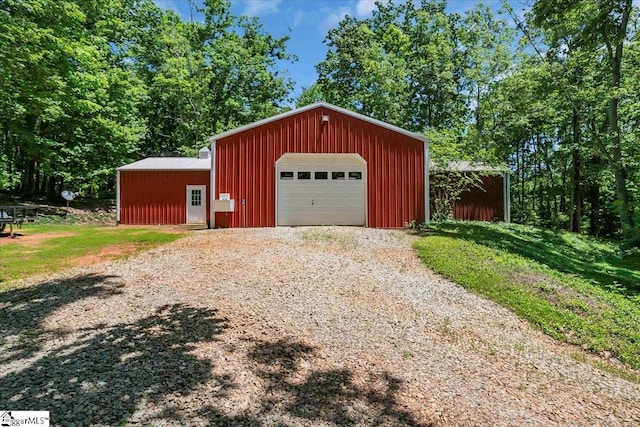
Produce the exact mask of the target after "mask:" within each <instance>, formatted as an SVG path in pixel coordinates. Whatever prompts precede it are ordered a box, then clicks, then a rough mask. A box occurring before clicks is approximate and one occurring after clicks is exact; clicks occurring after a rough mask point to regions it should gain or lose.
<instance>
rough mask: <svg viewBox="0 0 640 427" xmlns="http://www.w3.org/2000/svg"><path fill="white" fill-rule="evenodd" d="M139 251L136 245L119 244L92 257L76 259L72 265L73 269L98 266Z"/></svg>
mask: <svg viewBox="0 0 640 427" xmlns="http://www.w3.org/2000/svg"><path fill="white" fill-rule="evenodd" d="M138 249H139V247H138V246H136V245H134V244H119V245H112V246H106V247H104V248H102V249H100V252H98V253H95V254H90V255H85V256H83V257H80V258H76V259H74V260H72V261H70V265H71V266H73V267H78V266H87V265H91V264H96V263H99V262H104V261H109V260H112V259H116V258H119V257H122V256H125V255H131V254H132V253H134V252H136V251H137V250H138Z"/></svg>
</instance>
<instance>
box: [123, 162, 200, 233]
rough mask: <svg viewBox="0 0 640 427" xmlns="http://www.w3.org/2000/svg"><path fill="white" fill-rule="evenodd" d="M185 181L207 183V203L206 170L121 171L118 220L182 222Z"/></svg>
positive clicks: (124, 221) (183, 216)
mask: <svg viewBox="0 0 640 427" xmlns="http://www.w3.org/2000/svg"><path fill="white" fill-rule="evenodd" d="M187 185H206V186H207V191H206V195H207V207H208V206H209V203H210V202H209V171H203V170H199V171H188V170H186V171H185V170H158V171H153V170H148V171H136V170H122V171H120V223H122V224H185V223H186V222H187V208H186V206H187V205H186V200H187V193H186V188H187ZM208 219H209V209H207V220H208Z"/></svg>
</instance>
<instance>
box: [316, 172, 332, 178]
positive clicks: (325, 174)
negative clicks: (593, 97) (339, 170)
mask: <svg viewBox="0 0 640 427" xmlns="http://www.w3.org/2000/svg"><path fill="white" fill-rule="evenodd" d="M314 177H315V179H329V172H316V173H315V175H314Z"/></svg>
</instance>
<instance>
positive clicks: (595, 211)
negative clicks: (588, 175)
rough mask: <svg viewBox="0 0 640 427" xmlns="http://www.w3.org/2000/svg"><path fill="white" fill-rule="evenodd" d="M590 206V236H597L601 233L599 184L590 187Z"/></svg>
mask: <svg viewBox="0 0 640 427" xmlns="http://www.w3.org/2000/svg"><path fill="white" fill-rule="evenodd" d="M589 204H590V205H591V211H590V214H589V234H591V235H592V236H597V235H598V234H599V231H600V227H599V222H600V187H599V186H598V184H592V185H591V186H590V187H589Z"/></svg>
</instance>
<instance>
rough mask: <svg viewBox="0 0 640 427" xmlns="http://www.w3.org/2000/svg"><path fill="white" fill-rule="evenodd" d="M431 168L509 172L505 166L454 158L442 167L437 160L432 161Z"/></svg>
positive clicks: (458, 170)
mask: <svg viewBox="0 0 640 427" xmlns="http://www.w3.org/2000/svg"><path fill="white" fill-rule="evenodd" d="M429 168H430V169H431V170H435V171H438V170H445V171H455V172H496V173H498V172H499V173H504V172H509V168H508V167H506V166H500V165H498V166H496V165H487V164H484V163H478V162H470V161H466V160H456V161H453V162H449V163H447V165H446V166H445V167H442V166H441V165H440V164H439V163H438V162H437V161H432V162H431V163H430V165H429Z"/></svg>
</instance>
